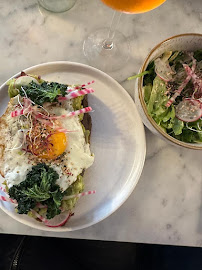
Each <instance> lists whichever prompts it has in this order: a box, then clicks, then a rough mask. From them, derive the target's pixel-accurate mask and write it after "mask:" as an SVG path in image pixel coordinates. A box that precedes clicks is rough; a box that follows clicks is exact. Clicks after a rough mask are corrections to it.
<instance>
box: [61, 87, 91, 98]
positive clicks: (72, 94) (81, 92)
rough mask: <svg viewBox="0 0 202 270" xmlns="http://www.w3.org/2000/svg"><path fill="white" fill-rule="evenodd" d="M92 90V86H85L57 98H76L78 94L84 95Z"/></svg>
mask: <svg viewBox="0 0 202 270" xmlns="http://www.w3.org/2000/svg"><path fill="white" fill-rule="evenodd" d="M93 92H94V90H93V89H92V88H86V89H82V90H75V91H72V92H70V93H69V94H68V95H66V96H65V97H62V96H60V97H58V100H70V99H72V98H77V97H80V96H84V95H87V94H90V93H93Z"/></svg>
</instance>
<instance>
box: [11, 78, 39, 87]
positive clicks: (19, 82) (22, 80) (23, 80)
mask: <svg viewBox="0 0 202 270" xmlns="http://www.w3.org/2000/svg"><path fill="white" fill-rule="evenodd" d="M32 81H33V82H35V83H37V84H39V82H38V81H37V80H36V79H35V78H33V77H31V76H21V77H18V78H17V79H16V81H15V87H16V88H19V87H21V86H23V85H28V84H30V83H31V82H32Z"/></svg>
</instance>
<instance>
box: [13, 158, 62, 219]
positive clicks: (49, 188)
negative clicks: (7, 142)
mask: <svg viewBox="0 0 202 270" xmlns="http://www.w3.org/2000/svg"><path fill="white" fill-rule="evenodd" d="M58 178H59V175H58V173H57V172H56V171H55V170H54V169H53V168H51V167H49V166H47V165H46V164H44V163H39V164H38V165H36V166H33V167H32V170H31V171H30V172H29V173H28V174H27V176H26V179H25V180H24V181H23V182H21V183H20V184H18V185H14V186H12V187H11V188H10V189H9V195H10V197H11V198H13V199H16V200H17V202H18V206H17V209H18V213H19V214H27V213H28V212H29V211H30V210H31V209H33V208H34V207H35V206H36V205H37V203H38V202H42V203H43V204H44V205H47V207H48V209H47V218H49V219H51V218H53V217H54V216H55V215H57V214H59V213H60V206H61V203H62V198H63V196H64V195H63V193H62V192H61V191H60V187H59V186H58V185H57V184H56V180H57V179H58Z"/></svg>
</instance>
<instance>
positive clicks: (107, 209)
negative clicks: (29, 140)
mask: <svg viewBox="0 0 202 270" xmlns="http://www.w3.org/2000/svg"><path fill="white" fill-rule="evenodd" d="M24 71H25V72H27V73H30V74H36V75H41V76H42V78H43V79H45V80H49V81H57V82H60V83H70V84H77V83H78V84H80V83H85V82H88V81H91V80H95V83H94V84H93V85H92V87H93V88H94V89H95V93H94V94H91V95H89V105H90V106H91V107H93V109H94V112H93V113H92V114H91V116H92V125H93V126H92V135H91V150H92V152H93V153H94V154H95V162H94V164H93V166H92V167H91V168H89V169H88V170H87V171H86V172H85V177H84V181H85V190H94V189H95V190H96V191H97V192H96V194H95V195H90V196H85V197H83V198H81V199H80V200H79V201H78V203H77V205H76V207H75V209H74V213H75V215H74V216H73V217H72V218H71V219H70V220H69V221H68V222H67V224H66V225H65V226H63V227H59V228H49V227H47V226H45V225H44V224H43V223H40V222H37V221H36V220H34V219H32V218H29V217H28V216H26V215H19V214H17V213H16V212H15V210H14V207H13V205H12V204H11V203H8V202H2V201H0V207H1V209H2V210H3V211H5V212H6V213H7V214H8V215H9V216H11V217H12V218H14V219H16V220H18V221H19V222H21V223H23V224H26V225H29V226H31V227H33V228H37V229H41V230H45V231H73V230H78V229H82V228H85V227H88V226H90V225H93V224H95V223H97V222H99V221H101V220H103V219H104V218H106V217H108V216H109V215H110V214H112V213H113V212H114V211H115V210H116V209H118V208H119V207H120V206H121V205H122V204H123V202H124V201H125V200H126V199H127V198H128V197H129V195H130V194H131V192H132V191H133V189H134V187H135V186H136V184H137V182H138V180H139V177H140V175H141V172H142V169H143V165H144V161H145V152H146V144H145V133H144V127H143V124H142V122H141V119H140V116H139V114H138V112H137V110H136V106H135V104H134V102H133V100H132V99H131V98H130V96H129V95H128V94H127V92H126V91H125V90H124V89H123V88H122V87H121V86H120V85H119V84H118V83H117V82H116V81H115V80H114V79H112V78H111V77H109V76H108V75H106V74H105V73H103V72H101V71H99V70H97V69H95V68H92V67H89V66H86V65H83V64H78V63H71V62H53V63H45V64H41V65H37V66H34V67H31V68H28V69H26V70H24ZM18 75H19V74H16V75H15V76H18ZM15 76H14V77H15ZM0 102H1V104H0V115H1V114H3V112H4V111H5V108H6V107H7V103H8V97H7V86H6V83H4V84H3V85H2V86H1V88H0Z"/></svg>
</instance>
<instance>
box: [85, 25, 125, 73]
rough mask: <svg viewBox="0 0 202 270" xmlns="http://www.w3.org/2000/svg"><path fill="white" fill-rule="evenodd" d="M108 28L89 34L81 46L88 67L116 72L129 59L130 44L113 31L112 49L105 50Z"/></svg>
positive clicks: (122, 36)
mask: <svg viewBox="0 0 202 270" xmlns="http://www.w3.org/2000/svg"><path fill="white" fill-rule="evenodd" d="M108 32H109V29H108V28H102V29H99V30H97V31H96V32H93V33H92V34H90V35H89V36H88V37H87V38H86V40H85V41H84V44H83V52H84V55H85V57H86V58H87V60H88V62H89V64H90V65H92V66H94V67H96V68H98V69H101V70H103V71H109V72H110V71H116V70H119V69H121V68H123V67H124V65H125V64H126V63H127V61H128V59H129V53H130V44H129V41H128V40H127V38H126V37H125V36H124V35H123V34H122V33H121V32H119V31H115V35H114V38H113V46H112V48H111V47H110V48H108V49H105V48H104V47H103V45H104V41H105V40H106V38H107V37H108Z"/></svg>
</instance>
